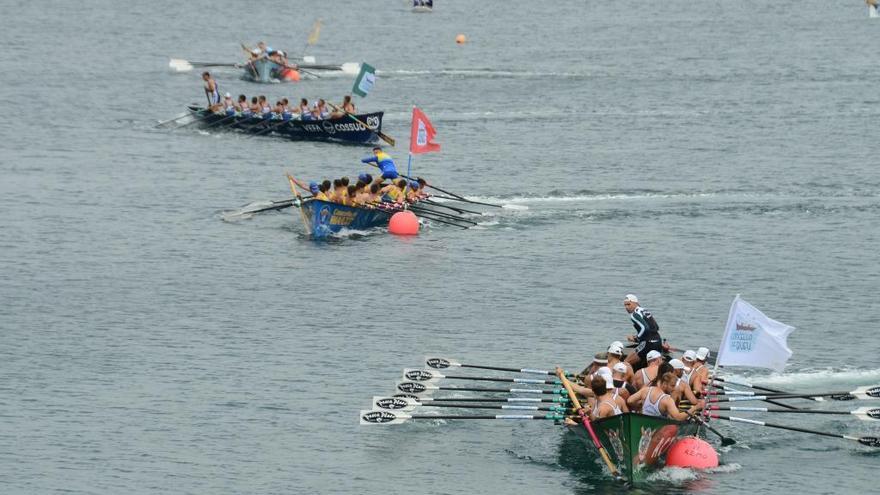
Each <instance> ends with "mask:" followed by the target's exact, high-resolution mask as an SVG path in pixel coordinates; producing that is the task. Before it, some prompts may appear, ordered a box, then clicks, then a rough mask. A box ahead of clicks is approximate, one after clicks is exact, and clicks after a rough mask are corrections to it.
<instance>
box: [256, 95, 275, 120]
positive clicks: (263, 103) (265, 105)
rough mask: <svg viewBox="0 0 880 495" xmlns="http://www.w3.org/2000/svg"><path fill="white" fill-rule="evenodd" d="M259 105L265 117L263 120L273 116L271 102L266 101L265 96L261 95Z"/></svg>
mask: <svg viewBox="0 0 880 495" xmlns="http://www.w3.org/2000/svg"><path fill="white" fill-rule="evenodd" d="M257 103H258V104H259V105H260V113H261V114H262V115H263V118H264V119H265V118H268V117H269V116H271V115H272V107H270V106H269V102H268V101H266V96H265V95H260V97H259V98H257Z"/></svg>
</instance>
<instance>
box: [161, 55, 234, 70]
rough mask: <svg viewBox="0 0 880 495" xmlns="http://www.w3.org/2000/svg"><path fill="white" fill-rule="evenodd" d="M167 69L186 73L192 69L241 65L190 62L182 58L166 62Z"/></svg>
mask: <svg viewBox="0 0 880 495" xmlns="http://www.w3.org/2000/svg"><path fill="white" fill-rule="evenodd" d="M168 67H169V68H171V69H174V70H176V71H177V72H188V71H191V70H193V68H194V67H236V68H238V67H241V64H230V63H223V62H190V61H189V60H184V59H182V58H172V59H171V60H170V61H168Z"/></svg>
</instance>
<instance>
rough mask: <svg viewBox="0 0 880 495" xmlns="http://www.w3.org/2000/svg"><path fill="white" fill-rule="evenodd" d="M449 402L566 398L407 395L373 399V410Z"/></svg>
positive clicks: (559, 401)
mask: <svg viewBox="0 0 880 495" xmlns="http://www.w3.org/2000/svg"><path fill="white" fill-rule="evenodd" d="M450 402H481V403H482V402H492V403H500V402H507V403H511V404H526V403H527V404H542V403H553V404H568V402H569V401H568V398H567V397H549V398H544V397H506V398H505V397H498V398H493V397H465V398H462V397H440V398H435V397H419V396H409V395H404V394H401V395H395V396H393V397H373V409H388V410H391V411H393V410H412V408H413V407H416V406H420V405H428V406H430V405H431V404H446V403H450Z"/></svg>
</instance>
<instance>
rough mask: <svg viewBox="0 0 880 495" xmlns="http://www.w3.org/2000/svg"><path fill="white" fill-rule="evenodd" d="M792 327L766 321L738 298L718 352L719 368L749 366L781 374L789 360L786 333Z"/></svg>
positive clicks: (749, 305)
mask: <svg viewBox="0 0 880 495" xmlns="http://www.w3.org/2000/svg"><path fill="white" fill-rule="evenodd" d="M793 331H794V327H793V326H790V325H786V324H785V323H780V322H778V321H776V320H774V319H771V318H768V317H767V315H765V314H764V313H762V312H761V311H760V310H759V309H758V308H756V307H754V306H752V305H751V304H749V303H747V302H746V301H744V300H742V299H740V297H739V295H737V296H736V297H735V298H734V299H733V303H732V304H731V305H730V313H729V314H728V316H727V326H726V327H725V329H724V337H723V338H722V339H721V347H719V349H718V359H717V360H716V363H717V365H718V366H748V367H753V368H769V369H772V370H776V371H782V370H783V369H784V368H785V363H786V362H787V361H788V358H790V357H791V349H789V348H788V343H787V339H788V334H790V333H791V332H793Z"/></svg>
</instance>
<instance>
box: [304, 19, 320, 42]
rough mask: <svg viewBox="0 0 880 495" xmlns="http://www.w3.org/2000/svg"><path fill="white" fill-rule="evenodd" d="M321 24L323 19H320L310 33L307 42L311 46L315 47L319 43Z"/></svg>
mask: <svg viewBox="0 0 880 495" xmlns="http://www.w3.org/2000/svg"><path fill="white" fill-rule="evenodd" d="M321 22H322V21H321V19H318V20H317V21H315V24H314V25H313V26H312V32H311V33H309V39H308V41H307V42H306V43H307V44H308V45H309V46H315V43H317V42H318V36H320V35H321Z"/></svg>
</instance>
